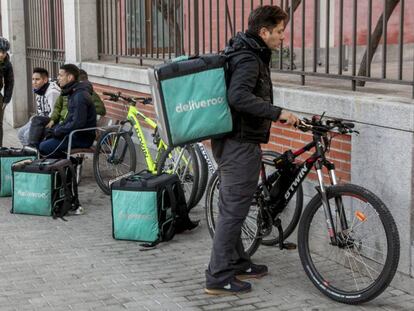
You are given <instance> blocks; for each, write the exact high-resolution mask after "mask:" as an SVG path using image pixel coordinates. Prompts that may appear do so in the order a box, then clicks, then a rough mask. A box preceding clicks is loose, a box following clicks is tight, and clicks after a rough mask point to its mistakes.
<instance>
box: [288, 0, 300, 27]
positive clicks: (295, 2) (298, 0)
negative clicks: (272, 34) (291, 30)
mask: <svg viewBox="0 0 414 311" xmlns="http://www.w3.org/2000/svg"><path fill="white" fill-rule="evenodd" d="M301 2H302V0H293V12H295V11H296V9H297V8H298V7H299V5H300V4H301ZM286 7H287V5H286ZM286 13H287V14H288V18H287V19H286V24H285V26H286V25H287V24H288V23H289V21H290V7H287V9H286Z"/></svg>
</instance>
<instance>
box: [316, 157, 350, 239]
mask: <svg viewBox="0 0 414 311" xmlns="http://www.w3.org/2000/svg"><path fill="white" fill-rule="evenodd" d="M325 166H326V167H327V168H328V171H329V177H330V182H331V185H333V186H334V185H337V184H338V183H337V180H336V175H335V166H334V164H332V163H325ZM315 167H316V173H317V176H318V182H319V189H318V190H319V193H320V195H321V198H322V206H323V210H324V214H325V221H326V225H327V229H328V234H329V238H330V240H331V244H332V245H338V239H337V232H336V231H337V229H338V228H335V227H334V221H333V217H332V212H331V208H330V204H329V200H328V196H327V193H326V188H325V184H324V182H323V173H322V164H321V163H320V162H317V163H316V164H315ZM335 206H336V213H338V214H339V219H340V224H341V230H342V232H343V231H344V230H346V229H348V224H347V221H346V216H345V209H344V205H343V202H342V198H341V197H335Z"/></svg>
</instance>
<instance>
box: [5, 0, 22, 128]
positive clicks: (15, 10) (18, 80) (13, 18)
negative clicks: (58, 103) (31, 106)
mask: <svg viewBox="0 0 414 311" xmlns="http://www.w3.org/2000/svg"><path fill="white" fill-rule="evenodd" d="M23 3H24V0H1V16H2V28H3V37H5V38H7V39H8V40H9V41H10V45H11V50H10V52H9V53H10V59H11V62H12V64H13V70H14V90H13V97H12V100H11V102H10V103H9V105H8V106H7V108H6V111H5V115H4V121H5V122H7V123H9V124H11V125H12V126H13V127H18V126H21V125H23V124H24V123H26V122H27V119H28V105H27V101H28V93H27V92H28V89H27V83H28V81H27V66H26V33H25V23H24V21H25V18H24V6H23Z"/></svg>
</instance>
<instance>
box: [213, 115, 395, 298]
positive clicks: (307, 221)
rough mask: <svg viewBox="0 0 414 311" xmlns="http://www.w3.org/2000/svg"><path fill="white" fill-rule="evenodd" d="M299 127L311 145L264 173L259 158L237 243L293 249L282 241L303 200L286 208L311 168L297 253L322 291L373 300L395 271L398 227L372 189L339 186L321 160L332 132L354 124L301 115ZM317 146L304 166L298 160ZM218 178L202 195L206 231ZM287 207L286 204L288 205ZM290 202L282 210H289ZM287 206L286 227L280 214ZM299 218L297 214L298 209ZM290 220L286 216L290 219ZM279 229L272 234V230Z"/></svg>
mask: <svg viewBox="0 0 414 311" xmlns="http://www.w3.org/2000/svg"><path fill="white" fill-rule="evenodd" d="M298 128H299V129H300V130H302V131H304V132H306V131H311V132H312V134H313V140H312V142H310V143H308V144H307V145H305V146H304V147H303V148H301V149H299V150H297V151H294V152H292V151H291V150H288V151H286V152H285V153H283V154H282V155H280V156H279V157H278V158H276V159H275V160H274V163H273V166H274V172H271V173H266V169H265V165H266V161H265V160H263V161H262V170H261V182H260V184H259V186H258V188H257V192H256V194H255V197H254V200H253V202H252V205H251V208H250V212H249V215H248V216H247V218H246V221H245V222H244V224H243V228H242V240H243V244H244V247H245V250H246V251H247V252H248V253H250V255H252V254H253V253H254V252H255V251H256V250H257V248H258V246H259V244H260V243H261V240H262V239H268V236H269V235H270V234H272V232H273V234H275V232H276V234H275V236H277V242H278V244H279V247H280V248H281V249H283V248H288V249H292V248H295V246H296V245H294V244H293V243H287V242H285V241H284V240H285V238H286V236H287V235H288V234H290V233H291V232H287V230H285V228H288V227H289V226H290V229H289V230H292V228H291V227H292V225H293V226H294V227H295V226H296V225H297V222H298V220H297V219H296V218H295V217H298V216H297V215H298V210H301V205H300V204H293V205H291V206H290V207H289V206H288V204H289V202H291V200H292V198H294V199H295V200H297V199H298V195H297V191H298V189H300V185H301V183H302V182H303V180H304V179H305V178H306V176H307V175H308V173H309V172H310V170H311V169H312V168H315V170H316V173H317V176H318V182H319V186H318V187H316V190H317V194H316V195H315V196H314V197H313V198H312V199H311V200H310V202H309V203H308V204H307V206H306V208H305V210H304V212H303V214H302V216H301V217H300V216H299V217H300V223H299V229H298V249H299V257H300V259H301V262H302V265H303V267H304V269H305V272H306V274H307V276H308V277H309V278H310V280H311V281H312V283H313V284H314V285H315V286H316V287H317V288H318V289H319V290H320V291H321V292H322V293H323V294H325V295H326V296H328V297H330V298H331V299H333V300H336V301H339V302H342V303H347V304H358V303H363V302H366V301H369V300H372V299H374V298H375V297H377V296H378V295H379V294H381V293H382V292H383V291H384V290H385V288H386V287H387V286H388V285H389V284H390V282H391V280H392V279H393V277H394V275H395V272H396V270H397V266H398V262H399V257H400V241H399V235H398V230H397V226H396V225H395V222H394V219H393V217H392V215H391V213H390V212H389V210H388V208H387V207H386V206H385V204H384V203H383V202H382V201H381V200H380V199H379V198H378V197H377V196H376V195H375V194H373V193H372V192H371V191H369V190H367V189H365V188H363V187H360V186H357V185H353V184H338V183H337V180H336V175H335V165H334V164H333V163H332V162H330V161H329V160H328V159H327V158H326V156H325V155H326V153H328V152H329V148H330V144H331V140H332V138H333V137H334V136H335V134H338V133H339V134H348V133H352V132H357V131H354V130H353V128H354V124H353V123H349V122H344V121H342V120H337V119H331V120H324V121H322V118H319V117H314V118H312V120H307V119H303V120H302V121H301V124H300V125H299V126H298ZM312 149H315V152H314V153H313V154H312V155H311V156H310V157H309V158H307V159H306V160H305V161H303V162H302V163H298V162H297V158H298V157H299V156H300V155H302V154H304V153H305V152H308V151H310V150H312ZM323 167H325V168H326V169H327V170H328V172H329V177H330V185H329V186H325V184H324V180H323V174H322V169H323ZM218 194H219V179H218V177H217V175H215V176H213V177H212V179H211V180H210V182H209V186H208V189H207V197H206V216H207V217H206V218H207V223H208V228H209V231H210V234H211V236H212V237H213V236H214V224H215V221H216V219H217V215H218V206H217V203H218ZM287 206H288V207H287ZM286 207H287V208H286ZM289 208H291V209H292V210H291V211H290V213H288V215H290V217H291V218H290V220H288V221H287V223H288V226H287V227H285V228H284V227H283V225H282V221H281V215H285V214H286V210H289ZM299 215H300V212H299ZM288 219H289V218H288ZM276 230H277V231H276Z"/></svg>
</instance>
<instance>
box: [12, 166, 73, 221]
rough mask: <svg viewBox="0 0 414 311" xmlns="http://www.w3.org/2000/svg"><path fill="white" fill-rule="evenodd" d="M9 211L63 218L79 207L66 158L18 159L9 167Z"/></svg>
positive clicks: (70, 168) (71, 171)
mask: <svg viewBox="0 0 414 311" xmlns="http://www.w3.org/2000/svg"><path fill="white" fill-rule="evenodd" d="M12 176H13V184H12V187H13V195H12V209H11V212H12V213H15V214H29V215H39V216H53V218H58V217H59V218H63V216H65V215H66V214H67V212H68V211H71V210H76V209H77V208H78V207H79V200H78V190H77V184H76V177H75V171H74V168H73V165H72V162H71V161H70V160H68V159H42V160H34V161H30V160H25V161H20V162H17V163H15V164H13V166H12Z"/></svg>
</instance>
